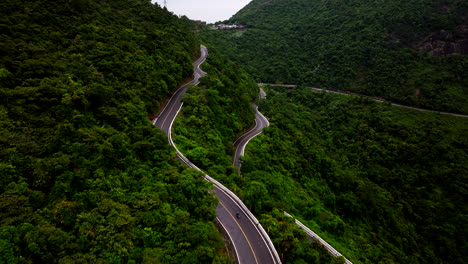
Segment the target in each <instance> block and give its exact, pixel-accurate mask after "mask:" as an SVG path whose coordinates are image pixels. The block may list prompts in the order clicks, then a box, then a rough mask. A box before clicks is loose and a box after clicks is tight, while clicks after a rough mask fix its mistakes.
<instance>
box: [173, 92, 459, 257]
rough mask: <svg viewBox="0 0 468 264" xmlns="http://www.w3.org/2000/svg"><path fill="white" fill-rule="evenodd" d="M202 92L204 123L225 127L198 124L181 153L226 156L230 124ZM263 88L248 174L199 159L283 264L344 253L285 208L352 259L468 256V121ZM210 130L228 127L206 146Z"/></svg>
mask: <svg viewBox="0 0 468 264" xmlns="http://www.w3.org/2000/svg"><path fill="white" fill-rule="evenodd" d="M192 93H193V92H192ZM202 94H203V96H200V94H198V95H197V97H198V100H197V101H195V100H191V106H190V109H193V108H196V107H201V108H206V110H205V111H203V112H199V115H198V119H197V120H198V122H202V124H205V123H206V124H213V123H216V124H217V125H216V126H211V127H212V129H210V130H208V131H206V130H205V129H204V126H203V125H202V124H199V125H198V126H191V128H190V132H191V133H190V134H187V135H185V136H184V137H183V140H180V142H181V143H182V145H183V146H184V149H185V151H186V152H185V153H191V151H193V152H195V150H196V149H198V150H199V149H203V150H204V151H205V152H206V153H217V155H216V159H217V160H218V162H219V160H222V158H220V156H223V155H225V154H223V153H222V152H221V151H220V149H221V147H222V146H223V144H222V142H232V139H231V138H230V137H221V135H224V133H221V131H226V130H227V129H229V128H230V127H231V126H232V124H229V123H222V122H221V123H220V122H217V121H215V118H214V117H213V116H212V115H210V114H209V113H211V109H214V108H218V109H219V107H220V106H219V105H215V104H213V103H210V104H206V101H205V102H203V100H200V99H201V98H204V99H205V100H207V101H209V100H211V99H209V97H210V96H209V94H208V93H207V92H204V93H202ZM267 94H268V96H267V99H266V100H262V101H260V110H261V111H262V112H264V113H265V115H266V116H267V118H268V119H269V120H270V124H271V127H268V128H266V129H265V130H264V133H263V134H260V135H259V136H257V137H256V138H254V139H253V140H252V141H251V143H249V145H248V146H247V148H246V157H245V158H243V159H242V167H241V171H240V174H236V173H233V172H232V171H231V168H232V167H231V166H228V167H226V168H222V167H221V166H219V164H222V163H216V162H211V161H210V159H211V158H212V157H211V156H210V155H205V156H202V157H203V159H202V160H199V161H198V162H199V164H202V165H203V166H204V167H205V169H206V170H207V171H209V172H210V173H211V174H213V175H216V178H217V179H218V180H220V181H221V182H223V183H224V184H226V185H228V186H229V187H230V189H231V190H233V191H235V192H236V193H237V194H238V195H239V197H240V198H241V199H242V200H243V202H244V203H245V204H246V205H247V207H248V208H249V209H250V210H252V212H253V213H254V214H255V215H256V216H257V217H258V218H259V220H260V222H261V223H262V225H263V226H264V227H265V229H266V230H267V232H268V233H269V235H270V237H271V238H272V240H273V243H274V244H275V246H276V248H277V250H278V252H279V254H280V256H281V258H282V260H283V261H284V262H285V263H340V262H341V261H342V260H339V259H333V258H330V256H329V255H328V254H327V253H325V252H324V251H323V249H321V248H320V247H319V246H318V245H317V244H311V243H309V242H308V241H307V239H306V236H305V234H304V233H303V232H302V231H301V230H298V227H297V226H295V224H294V223H293V221H292V219H289V218H287V217H285V216H284V215H283V214H282V210H285V211H287V212H290V213H291V214H293V215H294V216H296V217H298V218H299V219H300V220H301V221H302V222H304V223H306V224H307V225H308V226H309V227H310V228H311V229H312V230H314V231H315V232H317V233H318V234H319V235H320V236H322V238H324V239H325V240H326V241H327V242H329V243H330V244H332V246H334V247H335V248H336V249H337V250H338V251H340V252H341V253H343V254H344V255H345V256H346V257H347V258H349V259H350V260H351V261H352V262H353V263H465V262H466V256H465V255H464V252H466V249H467V248H466V247H467V244H466V237H467V233H466V230H468V222H467V221H466V219H465V218H466V215H467V213H468V208H467V207H466V204H467V203H466V202H467V201H466V197H467V191H466V190H467V188H466V187H467V186H466V182H467V179H466V175H467V172H468V168H467V165H466V164H468V160H467V159H468V155H467V153H466V150H467V149H468V148H467V144H468V142H467V139H466V133H467V127H468V124H467V123H466V120H465V119H464V118H458V117H450V116H440V115H438V114H432V113H421V112H417V111H413V110H407V109H400V108H396V107H392V106H389V105H386V104H381V103H377V102H373V101H370V100H369V99H365V98H360V97H356V96H345V95H335V94H328V93H317V92H314V91H313V90H311V89H305V88H297V89H289V88H268V89H267ZM191 96H194V95H191ZM218 96H219V95H218ZM217 100H218V102H222V101H223V100H220V99H219V98H217ZM195 102H196V103H197V104H194V103H195ZM188 113H190V112H187V114H188ZM227 113H229V112H227ZM192 122H193V121H192ZM181 124H183V123H179V126H180V125H181ZM185 125H186V126H190V124H185ZM213 128H214V129H213ZM216 129H217V130H218V131H216ZM176 130H178V131H181V132H182V133H183V131H184V127H183V126H182V127H179V128H176ZM205 132H208V133H209V134H216V133H217V134H218V135H220V136H219V137H218V138H217V140H218V142H219V143H218V147H216V146H215V144H210V145H208V146H207V144H206V143H205V142H206V140H207V139H206V137H205V134H204V133H205ZM178 137H179V139H180V136H178ZM184 142H189V143H190V144H184ZM215 151H216V152H215ZM197 153H204V152H201V151H200V152H197ZM197 157H199V156H197ZM224 159H226V160H227V159H228V157H226V158H224Z"/></svg>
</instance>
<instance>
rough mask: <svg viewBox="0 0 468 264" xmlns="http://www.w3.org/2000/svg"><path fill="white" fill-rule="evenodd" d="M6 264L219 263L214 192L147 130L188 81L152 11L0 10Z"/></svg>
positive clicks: (40, 1) (87, 7) (172, 27)
mask: <svg viewBox="0 0 468 264" xmlns="http://www.w3.org/2000/svg"><path fill="white" fill-rule="evenodd" d="M0 14H1V16H0V197H1V198H0V263H224V262H226V261H227V260H226V257H224V256H223V255H222V250H223V243H222V240H221V237H220V235H219V233H218V231H217V230H216V228H215V226H214V224H213V220H214V219H215V205H216V200H215V199H214V198H213V196H212V195H211V194H209V193H208V190H209V189H211V188H212V187H211V186H210V185H209V184H208V183H206V182H205V181H204V180H202V178H201V177H200V175H199V173H198V172H195V171H192V170H190V169H187V168H185V167H184V166H182V165H181V164H180V162H179V160H178V159H177V157H176V155H175V153H174V151H173V150H172V149H171V148H170V147H169V145H168V143H167V138H166V137H165V135H164V134H163V133H162V132H161V131H159V129H157V128H156V127H154V126H153V125H152V124H151V123H150V121H149V117H150V116H153V115H154V113H155V112H156V111H158V108H159V107H160V104H161V102H162V101H163V99H164V98H165V97H166V96H167V95H168V94H169V93H170V92H171V91H173V90H174V89H175V88H176V87H177V86H178V85H179V84H180V83H182V82H183V81H185V79H187V78H190V76H191V75H192V72H193V68H192V58H195V57H197V56H198V53H199V43H198V41H197V40H196V38H195V36H194V34H193V31H192V28H191V27H190V22H189V21H188V20H187V19H179V18H178V17H176V16H174V15H173V14H171V13H169V12H168V11H167V10H164V9H162V8H160V7H159V6H157V5H153V4H151V2H150V1H149V0H148V1H146V0H117V1H114V0H113V1H110V0H109V1H107V0H104V1H93V0H71V1H68V0H67V1H65V0H63V1H61V0H59V1H44V0H35V1H16V0H5V1H2V2H1V3H0Z"/></svg>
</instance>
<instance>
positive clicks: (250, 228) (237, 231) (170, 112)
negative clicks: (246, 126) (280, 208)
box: [153, 46, 281, 264]
mask: <svg viewBox="0 0 468 264" xmlns="http://www.w3.org/2000/svg"><path fill="white" fill-rule="evenodd" d="M207 56H208V50H207V48H206V47H204V46H201V56H200V58H199V59H198V60H197V61H196V62H195V63H194V70H195V72H194V78H193V79H192V80H191V81H190V82H188V83H186V84H184V85H182V86H181V87H180V88H179V89H178V90H177V91H176V92H175V93H174V94H173V95H172V97H171V98H170V99H169V101H168V102H167V104H166V106H165V107H164V109H163V111H162V112H161V113H160V115H159V116H158V117H156V119H155V120H154V121H153V124H154V125H156V126H157V127H159V128H160V129H161V130H162V131H163V132H164V133H165V134H166V135H167V136H168V140H169V144H170V145H172V146H173V147H174V149H175V150H176V153H177V156H178V157H179V159H180V160H181V161H182V162H183V163H185V164H186V165H187V166H189V167H191V168H194V169H197V170H199V171H200V172H201V170H200V169H199V168H198V167H197V166H196V165H195V164H193V163H192V162H190V160H188V159H187V158H186V157H185V156H184V155H183V154H182V153H181V152H180V151H179V150H178V149H177V147H176V146H175V144H174V142H173V141H172V134H171V129H172V124H173V122H174V120H175V118H176V117H177V114H178V113H179V111H180V109H181V108H182V105H183V104H182V102H181V98H182V96H183V95H184V93H185V92H186V91H187V86H188V85H189V84H194V85H197V84H199V78H201V77H203V76H205V74H206V73H205V72H203V71H202V70H201V69H200V65H201V64H202V63H203V62H204V61H205V60H206V57H207ZM205 179H206V180H207V181H210V182H212V183H213V186H214V191H215V196H216V197H218V199H219V204H218V206H217V208H216V216H217V220H218V221H219V222H220V224H221V225H222V227H223V228H224V229H225V231H226V232H227V233H228V235H229V237H230V239H231V241H232V243H233V245H234V249H235V251H236V252H235V253H236V255H237V262H238V263H240V264H251V263H252V264H263V263H265V264H269V263H281V260H280V258H279V256H278V253H277V252H276V249H275V248H274V246H273V243H272V242H271V240H270V238H269V237H268V235H267V233H266V232H265V230H264V229H263V227H262V226H261V225H260V223H259V222H258V220H257V219H256V218H255V216H253V214H252V213H251V212H250V211H249V210H248V208H247V207H246V206H245V205H244V204H243V203H242V201H241V200H240V199H239V198H238V197H237V196H236V195H235V194H234V193H232V192H231V191H230V190H229V189H227V188H226V187H224V186H223V185H222V184H220V183H219V182H217V181H216V180H214V179H213V178H211V177H210V176H208V175H206V174H205ZM236 214H239V217H237V216H236Z"/></svg>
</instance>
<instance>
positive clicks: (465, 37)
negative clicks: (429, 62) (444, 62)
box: [416, 25, 468, 56]
mask: <svg viewBox="0 0 468 264" xmlns="http://www.w3.org/2000/svg"><path fill="white" fill-rule="evenodd" d="M416 48H417V49H418V50H420V51H424V52H427V53H429V55H431V56H443V55H452V54H459V55H468V26H466V25H463V26H459V27H457V28H456V30H455V31H454V32H448V31H445V30H440V31H437V32H434V33H432V34H431V35H430V36H428V37H427V38H426V39H424V40H423V41H422V42H421V43H419V45H418V46H417V47H416Z"/></svg>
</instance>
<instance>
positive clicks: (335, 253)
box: [284, 212, 353, 264]
mask: <svg viewBox="0 0 468 264" xmlns="http://www.w3.org/2000/svg"><path fill="white" fill-rule="evenodd" d="M284 214H285V215H286V216H289V217H291V218H293V219H294V220H295V221H296V224H297V225H298V226H300V227H301V228H302V229H304V231H306V233H307V235H308V236H310V237H311V238H312V239H314V240H315V241H316V242H318V243H320V244H322V245H323V247H325V249H326V250H327V251H328V252H329V253H330V254H332V255H333V256H335V257H343V258H344V259H345V263H346V264H353V263H352V262H351V261H349V260H348V259H347V258H345V257H344V256H343V255H342V254H341V253H340V252H338V251H337V250H336V249H334V248H333V247H332V246H331V245H330V244H328V243H327V241H325V240H323V239H322V238H321V237H319V236H318V235H317V234H316V233H315V232H314V231H312V230H310V229H309V228H308V227H307V226H305V225H304V224H303V223H301V222H300V221H299V220H297V219H296V218H294V217H293V216H292V215H290V214H288V213H286V212H284Z"/></svg>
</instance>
